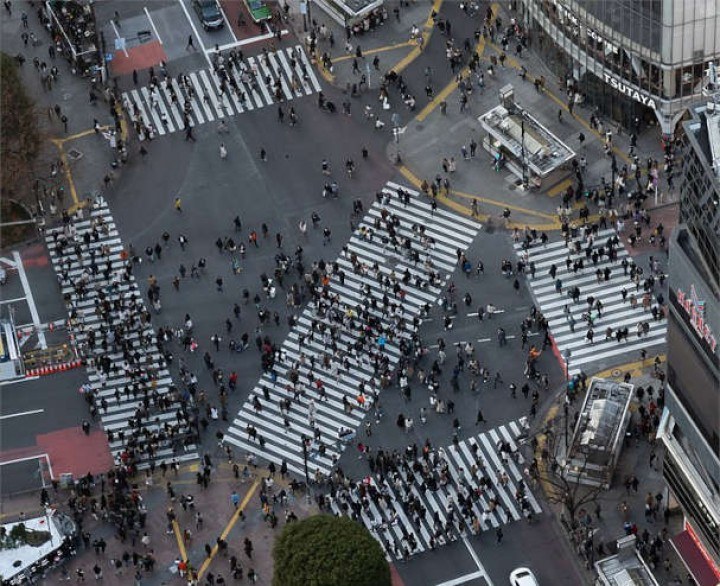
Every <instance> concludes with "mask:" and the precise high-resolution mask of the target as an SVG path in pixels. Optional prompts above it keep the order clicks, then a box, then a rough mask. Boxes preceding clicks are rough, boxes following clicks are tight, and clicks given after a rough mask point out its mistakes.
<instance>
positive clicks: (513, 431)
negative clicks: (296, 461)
mask: <svg viewBox="0 0 720 586" xmlns="http://www.w3.org/2000/svg"><path fill="white" fill-rule="evenodd" d="M527 425H528V424H527V420H526V419H525V418H522V419H519V420H517V421H510V422H509V423H507V424H503V425H500V426H498V427H496V428H493V429H491V430H489V431H487V432H484V433H480V434H478V435H474V436H471V437H470V438H468V439H466V440H463V441H459V442H457V443H453V444H451V445H449V446H447V447H445V448H439V449H438V450H436V451H433V452H431V453H430V454H428V456H422V457H420V458H414V457H413V458H409V459H407V458H405V459H403V458H402V457H399V460H400V461H397V462H394V463H391V464H390V466H388V467H387V469H386V470H384V471H378V470H377V465H376V471H375V473H373V474H371V475H369V476H367V477H366V478H364V479H363V480H361V481H358V482H355V483H352V484H351V485H350V486H349V487H347V488H344V487H343V486H342V484H340V488H338V489H336V490H334V491H333V492H331V494H330V495H329V496H328V497H326V502H329V506H330V509H331V510H332V512H333V513H334V514H336V515H346V516H349V517H351V518H353V519H355V520H356V521H359V522H361V523H363V524H364V525H365V526H366V527H367V528H368V530H369V531H370V532H371V534H372V535H373V537H375V539H376V540H377V541H378V542H379V543H380V544H381V545H382V547H383V549H384V550H385V552H386V555H387V556H388V558H393V557H394V558H398V559H406V558H407V557H408V556H410V555H414V554H419V553H422V552H424V551H428V550H431V549H434V548H436V547H438V546H441V545H444V544H446V543H449V542H452V541H454V540H456V539H457V538H459V537H462V536H464V535H466V534H468V533H470V532H482V531H488V530H491V529H496V528H497V527H500V526H501V525H504V524H507V523H511V522H513V521H519V520H520V519H523V518H527V516H528V512H530V511H531V512H532V514H533V515H535V514H540V513H541V511H542V510H541V508H540V505H539V504H538V501H537V499H536V498H535V496H534V495H533V494H532V492H531V491H530V489H529V487H527V485H526V481H525V478H526V477H527V474H526V472H525V470H524V466H523V464H524V459H523V457H522V455H521V454H520V451H519V450H518V447H519V445H520V444H521V443H522V441H523V440H524V438H525V437H526V435H527Z"/></svg>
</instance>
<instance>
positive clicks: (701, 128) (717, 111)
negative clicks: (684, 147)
mask: <svg viewBox="0 0 720 586" xmlns="http://www.w3.org/2000/svg"><path fill="white" fill-rule="evenodd" d="M690 113H691V114H692V119H690V120H688V121H687V122H685V123H684V127H685V132H686V133H687V134H688V136H689V138H690V139H691V142H692V143H693V145H694V146H695V148H696V150H697V151H698V153H702V155H703V156H704V158H705V162H706V163H707V166H708V167H709V169H708V170H709V171H711V172H712V173H713V175H714V176H715V180H716V181H717V180H719V179H720V103H717V102H707V103H706V104H702V105H699V106H696V107H694V108H691V109H690ZM693 139H694V140H693Z"/></svg>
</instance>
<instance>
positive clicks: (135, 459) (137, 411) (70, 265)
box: [46, 198, 198, 468]
mask: <svg viewBox="0 0 720 586" xmlns="http://www.w3.org/2000/svg"><path fill="white" fill-rule="evenodd" d="M79 213H82V214H83V216H84V217H81V216H78V217H76V218H74V219H72V220H71V221H69V222H67V223H64V225H63V226H60V227H56V228H50V229H48V230H47V231H46V242H47V247H48V251H49V254H50V259H51V260H52V264H53V267H54V269H55V272H56V273H57V275H58V283H59V285H60V289H61V292H62V294H63V297H64V299H65V303H66V306H67V309H68V313H69V322H68V323H69V326H70V331H71V332H72V335H73V337H74V339H75V343H76V344H77V345H78V347H79V348H80V349H81V351H82V354H83V356H84V357H85V360H86V369H87V373H88V384H87V385H85V393H86V398H87V399H88V403H89V404H90V406H91V407H93V406H94V408H96V409H97V412H98V414H99V416H100V419H101V421H102V425H103V428H104V430H105V432H106V433H107V435H108V441H109V445H110V451H111V452H112V454H113V456H114V457H115V458H120V459H121V460H122V461H123V462H125V463H130V462H132V463H133V464H134V465H135V466H136V467H139V468H142V467H144V466H147V465H148V463H149V462H150V461H151V460H154V461H156V462H157V463H160V462H162V461H166V462H168V463H169V462H170V461H172V460H176V461H178V462H180V461H184V460H190V459H195V458H197V457H198V456H197V452H196V447H195V439H194V438H195V431H194V429H193V428H192V426H191V425H190V422H189V419H190V417H189V414H188V412H187V405H186V403H185V401H184V400H183V398H182V397H181V396H180V394H179V391H178V390H177V388H176V387H175V385H174V384H173V381H172V378H171V376H170V372H169V370H168V367H167V364H166V362H165V357H164V356H163V355H162V353H161V351H160V349H159V348H158V345H157V340H156V337H155V332H154V330H153V328H152V325H151V323H150V320H149V313H148V312H147V310H146V308H145V304H144V302H143V299H142V295H141V294H140V291H139V289H138V286H137V283H136V281H135V277H134V276H133V274H132V266H131V264H130V263H131V261H128V260H127V259H126V258H125V254H124V252H123V245H122V241H121V239H120V234H119V233H118V230H117V226H116V225H115V222H114V220H113V218H112V215H111V213H110V209H109V208H108V205H107V203H106V202H105V201H104V199H102V198H98V199H96V200H95V202H94V204H93V205H92V206H91V207H90V208H89V209H88V210H85V211H84V212H83V211H81V212H79Z"/></svg>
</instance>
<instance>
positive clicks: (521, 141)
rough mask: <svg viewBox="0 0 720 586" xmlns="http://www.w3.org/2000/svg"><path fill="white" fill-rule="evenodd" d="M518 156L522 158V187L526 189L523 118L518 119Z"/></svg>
mask: <svg viewBox="0 0 720 586" xmlns="http://www.w3.org/2000/svg"><path fill="white" fill-rule="evenodd" d="M520 157H521V158H522V183H523V189H527V186H528V176H527V164H526V162H525V119H522V120H520Z"/></svg>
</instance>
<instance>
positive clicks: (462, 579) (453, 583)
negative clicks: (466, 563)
mask: <svg viewBox="0 0 720 586" xmlns="http://www.w3.org/2000/svg"><path fill="white" fill-rule="evenodd" d="M484 577H485V574H483V573H482V572H481V571H480V570H478V571H476V572H472V573H471V574H465V575H464V576H458V577H457V578H453V579H452V580H448V581H447V582H442V583H440V584H437V586H458V585H459V584H465V583H466V582H470V581H471V580H475V579H476V578H484Z"/></svg>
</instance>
